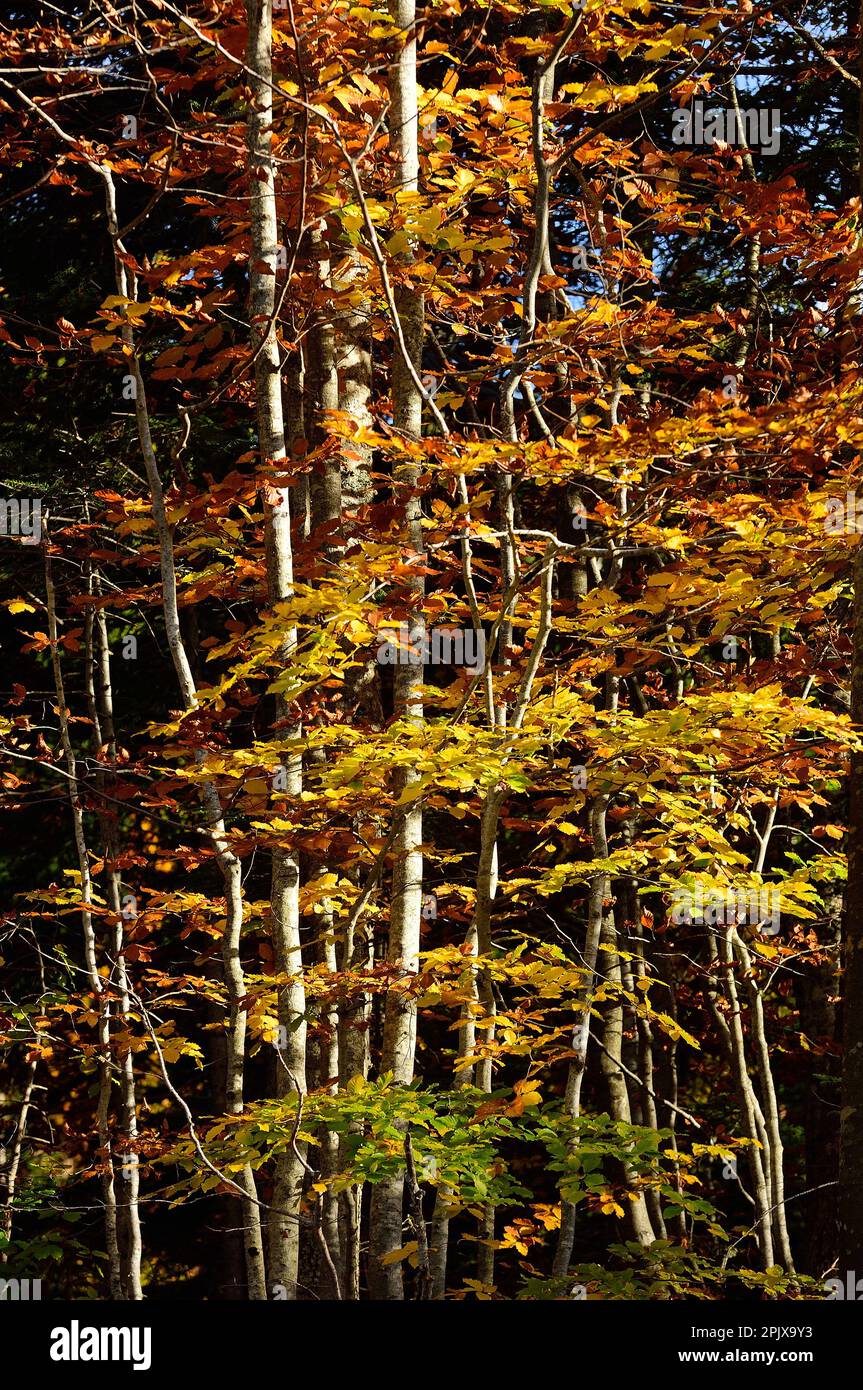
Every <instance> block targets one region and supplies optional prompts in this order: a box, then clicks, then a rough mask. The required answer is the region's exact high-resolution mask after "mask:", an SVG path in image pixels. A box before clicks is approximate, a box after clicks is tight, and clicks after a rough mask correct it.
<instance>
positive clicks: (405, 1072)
mask: <svg viewBox="0 0 863 1390" xmlns="http://www.w3.org/2000/svg"><path fill="white" fill-rule="evenodd" d="M389 10H390V15H391V17H392V19H393V22H394V23H395V24H396V25H397V26H398V29H399V38H398V40H397V42H398V44H399V52H398V56H397V58H396V60H395V62H394V63H393V64H392V66H391V68H390V103H391V107H390V145H391V148H392V150H393V153H394V155H395V168H396V184H397V188H398V189H399V190H400V191H404V192H411V191H412V190H416V189H417V188H418V185H419V144H418V134H419V132H418V123H417V43H416V5H415V0H390V5H389ZM395 305H396V312H397V315H398V319H399V323H400V325H401V337H402V339H403V341H404V344H405V348H406V351H407V355H408V358H409V361H406V360H405V357H404V356H403V354H402V352H401V348H400V346H398V345H396V344H394V345H393V367H392V397H393V413H394V417H395V425H396V428H397V429H399V430H401V431H403V433H405V434H407V435H411V436H413V437H414V438H418V437H419V435H420V433H421V430H422V395H421V393H420V391H419V390H418V388H417V382H416V373H417V371H418V370H419V367H420V365H421V361H422V344H423V331H424V305H423V297H422V294H421V293H419V292H418V291H415V290H413V289H411V288H406V287H401V288H399V289H398V290H397V292H396V298H395ZM411 368H413V370H411ZM417 476H418V470H417V469H416V468H415V467H413V466H409V467H406V468H403V469H402V470H400V471H399V474H398V476H397V478H396V479H395V483H396V486H397V487H398V486H401V488H403V489H404V491H405V494H406V502H405V520H406V524H407V531H408V538H409V540H410V544H411V547H412V549H413V550H414V551H415V553H416V554H417V555H421V554H422V552H423V534H422V509H421V506H420V500H419V498H418V497H416V496H414V495H413V489H414V487H415V485H416V480H417ZM413 587H414V589H415V590H416V592H417V594H418V595H419V596H421V595H422V593H423V580H422V579H421V578H417V579H416V580H414V581H413ZM416 627H417V628H419V627H421V623H419V622H417V623H416ZM395 669H396V678H395V706H396V712H397V714H398V716H399V717H400V718H401V719H404V720H406V721H408V722H411V723H420V722H421V721H422V718H423V670H422V666H421V665H420V666H417V665H413V664H408V665H404V666H397V667H396V668H395ZM418 777H419V774H418V773H417V772H416V771H415V770H414V769H413V768H407V769H404V770H400V771H399V772H398V773H397V774H396V775H395V776H394V778H393V789H394V791H395V799H396V801H398V799H399V797H400V796H402V794H403V793H404V792H405V791H407V790H408V789H409V788H410V787H411V786H413V785H414V783H415V782H416V781H417V780H418ZM422 834H423V813H422V807H421V806H420V805H419V804H418V803H417V802H414V803H413V804H411V805H410V806H408V808H407V810H406V811H405V813H404V814H403V815H402V817H401V819H400V824H399V829H398V834H397V835H396V839H395V843H394V853H395V864H394V868H393V892H392V906H391V909H390V936H389V948H388V958H389V960H390V962H391V963H392V964H393V965H395V966H396V967H397V968H398V969H399V971H400V972H401V973H402V975H403V976H404V977H407V976H409V975H413V974H415V973H416V970H417V966H418V962H419V943H420V923H421V912H422V873H423V857H422V852H421V849H420V846H421V844H422ZM415 1048H416V1003H415V1001H414V999H412V998H410V997H408V996H407V995H405V994H402V993H401V992H400V991H399V990H398V989H393V990H391V991H390V992H389V994H388V995H387V1002H386V1011H385V1015H384V1041H383V1055H382V1058H381V1068H382V1070H383V1071H385V1072H391V1073H392V1075H393V1078H394V1080H395V1082H396V1083H397V1084H398V1085H403V1086H406V1085H407V1084H408V1083H409V1082H410V1081H412V1080H413V1074H414V1051H415ZM403 1206H404V1175H403V1174H399V1176H398V1177H395V1178H391V1179H388V1180H386V1181H384V1182H381V1183H378V1184H377V1186H376V1187H375V1189H374V1192H373V1194H372V1206H371V1227H370V1233H369V1234H370V1242H369V1243H370V1249H369V1288H370V1291H371V1294H372V1297H373V1298H375V1299H400V1298H403V1297H404V1287H403V1280H402V1268H401V1264H400V1263H395V1264H390V1265H384V1264H383V1263H382V1260H383V1258H384V1257H385V1256H386V1255H388V1254H389V1253H390V1252H391V1251H393V1250H397V1249H398V1248H399V1247H400V1246H401V1244H402V1227H403V1221H404V1212H403Z"/></svg>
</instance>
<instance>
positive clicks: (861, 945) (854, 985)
mask: <svg viewBox="0 0 863 1390" xmlns="http://www.w3.org/2000/svg"><path fill="white" fill-rule="evenodd" d="M857 38H858V43H859V44H860V63H859V69H858V70H859V73H860V77H861V83H863V4H861V7H860V13H859V29H858V35H857ZM858 109H859V142H858V151H857V159H858V196H863V86H861V96H860V104H859V108H858ZM858 244H859V239H858ZM853 622H854V634H853V648H852V654H851V718H852V720H853V721H854V724H855V726H856V728H857V729H858V730H860V729H861V728H863V542H861V541H859V540H858V542H857V550H856V552H855V555H854V611H853ZM849 792H850V798H849V799H850V806H849V813H848V889H847V894H846V899H845V931H844V936H843V942H842V964H843V980H842V1027H843V1060H842V1111H841V1122H840V1131H839V1190H838V1229H839V1269H840V1271H841V1272H843V1273H848V1272H850V1271H855V1272H856V1273H857V1276H858V1277H859V1275H860V1271H863V753H852V755H851V772H850V787H849Z"/></svg>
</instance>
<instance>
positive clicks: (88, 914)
mask: <svg viewBox="0 0 863 1390" xmlns="http://www.w3.org/2000/svg"><path fill="white" fill-rule="evenodd" d="M50 544H51V543H50V540H49V538H48V536H47V534H46V535H45V597H46V604H47V609H48V636H49V638H50V642H51V668H52V671H53V673H54V689H55V691H56V694H57V718H58V720H59V722H60V738H61V742H62V745H63V754H64V757H65V761H66V772H67V777H68V783H67V785H68V789H69V804H70V806H71V808H72V826H73V830H74V834H75V850H76V853H77V857H78V872H79V874H80V878H81V903H82V907H81V925H82V928H83V936H84V964H85V967H86V971H87V978H88V980H89V983H90V988H91V989H92V991H93V995H94V998H95V1005H96V1009H97V1010H98V1019H99V1025H98V1027H99V1098H98V1102H97V1110H96V1128H97V1133H98V1136H99V1163H100V1166H101V1168H102V1201H103V1203H104V1208H105V1249H106V1251H107V1254H108V1278H109V1287H110V1291H111V1298H112V1299H122V1298H123V1296H124V1290H123V1280H122V1276H121V1271H120V1251H119V1246H118V1244H117V1198H116V1193H115V1190H114V1160H113V1155H112V1152H111V1129H110V1118H109V1111H110V1106H111V1072H112V1059H111V1011H110V999H109V997H108V992H107V990H106V989H105V985H104V983H103V981H102V977H101V975H100V974H99V962H98V956H97V942H96V931H95V927H94V924H93V913H92V901H93V885H92V879H91V876H90V856H89V853H88V851H87V841H86V837H85V832H84V811H83V803H82V800H81V790H80V786H79V782H78V767H77V760H76V758H75V750H74V748H73V746H72V737H71V734H70V732H69V713H68V708H67V705H66V691H65V688H64V684H63V672H62V668H61V665H60V647H59V629H58V625H57V604H56V599H55V594H54V580H53V576H52V566H51V553H50Z"/></svg>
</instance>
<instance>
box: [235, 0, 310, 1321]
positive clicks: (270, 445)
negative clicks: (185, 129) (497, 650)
mask: <svg viewBox="0 0 863 1390" xmlns="http://www.w3.org/2000/svg"><path fill="white" fill-rule="evenodd" d="M246 15H247V19H248V42H247V46H246V66H247V67H248V68H249V69H250V72H251V74H253V75H250V77H249V88H250V103H249V111H248V118H247V145H248V158H249V231H250V246H249V321H250V324H251V347H252V349H253V352H254V353H255V405H256V414H257V425H258V452H259V454H260V458H261V462H262V464H263V465H264V466H265V467H266V465H267V464H269V463H272V464H276V465H278V464H279V463H280V462H283V461H284V459H285V457H286V452H285V421H284V412H283V407H282V378H281V362H280V355H279V345H278V339H277V336H276V328H275V322H274V318H275V310H276V265H277V257H278V248H279V234H278V223H277V218H276V167H275V163H274V160H273V149H272V144H273V130H272V121H273V92H272V76H273V63H272V50H273V13H272V0H246ZM274 490H275V492H276V494H277V500H276V501H274V502H268V503H267V507H266V560H267V588H268V594H269V599H270V603H271V604H276V603H279V602H282V601H284V600H285V599H289V598H290V597H291V596H292V594H293V585H294V572H293V550H292V545H291V505H290V491H289V489H288V488H287V487H285V486H283V485H282V484H281V483H279V482H278V481H277V482H276V483H275V484H274ZM295 648H296V630H295V629H294V628H293V627H291V626H286V627H285V631H284V636H283V638H282V641H281V643H280V647H279V652H280V656H281V659H282V661H283V662H284V663H285V665H288V664H290V662H291V660H292V658H293V653H294V651H295ZM276 725H277V728H278V729H279V730H280V732H281V733H283V734H284V737H285V742H286V743H288V744H294V743H295V742H296V741H297V740H298V739H299V736H300V733H301V730H300V727H299V724H298V722H297V720H296V719H295V718H294V717H293V716H292V712H291V709H290V706H289V705H288V704H287V702H286V701H285V700H284V699H283V698H282V697H281V696H280V697H278V699H277V706H276ZM283 765H284V767H285V774H286V775H285V779H284V788H285V791H286V792H287V794H288V796H292V797H295V796H298V795H299V793H300V792H301V791H302V761H301V756H300V754H299V753H298V752H297V751H296V749H295V748H293V747H292V748H289V749H288V751H287V752H286V753H285V754H284V755H283ZM299 894H300V865H299V855H298V854H297V852H296V851H295V850H293V849H290V850H282V849H277V850H274V851H273V862H272V882H271V888H270V911H271V917H272V931H273V946H274V951H275V957H276V967H277V969H278V972H279V974H280V975H281V976H290V980H289V982H288V983H283V984H281V985H280V987H279V994H278V1019H279V1030H280V1034H279V1043H278V1060H279V1066H278V1070H277V1088H278V1093H279V1095H281V1096H285V1097H288V1096H290V1095H295V1096H296V1097H297V1104H299V1103H300V1099H299V1098H300V1097H301V1096H303V1095H304V1094H305V1091H306V1024H305V1012H306V1001H305V987H304V984H303V979H302V954H301V949H300V904H299ZM304 1160H305V1155H304V1152H303V1146H301V1145H299V1144H298V1145H292V1146H291V1148H290V1149H289V1151H288V1152H287V1153H286V1154H284V1155H282V1156H281V1157H279V1158H278V1159H277V1160H276V1171H275V1180H274V1184H273V1203H272V1206H273V1210H272V1211H271V1213H270V1221H269V1257H270V1270H269V1278H270V1285H271V1286H272V1287H275V1286H279V1292H280V1294H281V1296H282V1297H283V1298H287V1299H289V1300H290V1299H294V1298H296V1295H297V1274H298V1262H299V1249H300V1239H299V1235H300V1204H301V1201H302V1189H303V1175H304V1171H305V1161H304Z"/></svg>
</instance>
